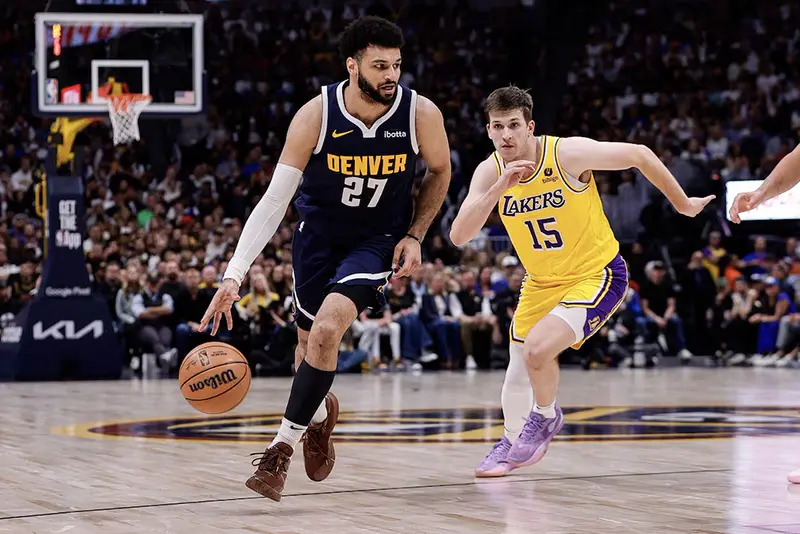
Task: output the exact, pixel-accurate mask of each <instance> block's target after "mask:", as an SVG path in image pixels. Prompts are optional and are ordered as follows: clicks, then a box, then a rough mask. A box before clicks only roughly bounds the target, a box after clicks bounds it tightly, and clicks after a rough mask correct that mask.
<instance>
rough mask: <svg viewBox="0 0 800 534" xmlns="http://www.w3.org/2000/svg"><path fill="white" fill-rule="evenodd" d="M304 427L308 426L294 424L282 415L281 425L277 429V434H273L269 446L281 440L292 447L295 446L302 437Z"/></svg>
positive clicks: (304, 430) (304, 431)
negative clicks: (273, 436) (273, 437)
mask: <svg viewBox="0 0 800 534" xmlns="http://www.w3.org/2000/svg"><path fill="white" fill-rule="evenodd" d="M306 428H308V427H305V426H302V425H296V424H294V423H292V422H291V421H289V420H288V419H286V418H285V417H284V418H283V419H282V420H281V427H280V428H279V429H278V435H277V436H275V439H273V440H272V443H270V444H269V446H270V447H272V446H273V445H275V444H276V443H278V442H281V443H286V444H287V445H289V446H290V447H291V448H292V449H294V448H295V447H297V444H298V443H300V440H301V439H303V434H305V433H306Z"/></svg>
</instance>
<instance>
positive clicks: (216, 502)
mask: <svg viewBox="0 0 800 534" xmlns="http://www.w3.org/2000/svg"><path fill="white" fill-rule="evenodd" d="M501 382H502V374H501V373H492V374H485V373H477V374H472V375H467V374H459V373H454V374H447V373H441V374H435V373H433V374H425V375H421V376H413V375H383V376H358V375H343V376H339V377H337V379H336V383H335V385H334V391H335V392H336V393H337V394H338V396H339V398H340V400H341V405H342V410H343V414H342V418H341V422H340V424H339V426H338V427H337V430H338V431H339V432H338V434H339V439H338V441H337V453H338V461H337V464H336V468H335V469H334V471H333V473H332V474H331V476H330V478H329V479H328V480H327V481H325V482H323V483H313V482H311V481H309V480H308V479H307V478H306V476H305V472H304V470H303V465H302V453H301V452H300V451H297V454H296V455H295V457H294V462H293V464H292V466H291V469H290V472H289V475H290V476H289V480H288V483H287V487H286V491H285V496H284V499H283V501H282V502H280V503H273V502H272V501H267V500H265V499H262V498H260V497H258V496H257V495H256V494H254V493H251V492H250V491H249V490H247V489H246V488H245V487H244V481H245V479H246V478H247V477H248V476H249V474H250V473H251V472H252V467H251V465H250V462H249V458H248V453H250V452H256V451H261V450H263V447H264V445H263V444H264V443H265V442H267V441H268V440H269V439H270V438H269V434H270V433H271V432H273V431H274V430H275V429H276V427H277V423H278V421H279V420H280V415H281V413H282V411H283V408H284V406H285V402H286V396H287V394H288V390H289V386H290V382H289V380H288V379H260V380H256V381H254V382H253V386H252V388H251V390H250V393H249V395H248V397H247V398H246V399H245V401H244V403H243V404H242V405H241V406H240V407H239V408H237V409H236V410H234V411H233V412H232V413H230V414H226V415H224V416H218V417H206V416H202V415H199V414H198V413H197V412H195V411H194V410H193V409H192V408H191V407H189V405H188V404H186V402H185V401H184V400H183V399H182V397H181V396H180V394H179V392H178V388H177V385H176V383H175V382H174V381H171V380H167V381H145V382H140V381H130V382H128V381H121V382H96V383H87V382H80V383H47V384H43V383H37V384H0V532H14V533H17V532H19V533H51V532H53V533H65V532H70V533H74V534H84V533H88V534H91V533H104V534H115V533H121V532H126V533H128V532H130V533H155V532H169V533H191V534H203V533H221V532H226V533H231V534H233V533H275V534H290V533H300V532H310V533H337V534H338V533H344V534H349V533H354V534H355V533H367V532H389V533H403V534H416V533H433V532H445V533H470V532H476V533H477V532H481V533H485V532H498V533H531V532H537V533H570V534H574V533H593V534H594V533H614V534H619V533H627V532H635V533H646V534H651V533H661V532H664V533H673V532H695V533H706V534H707V533H723V532H724V533H728V532H732V533H749V534H771V533H776V532H777V533H798V532H800V487H790V486H789V485H788V484H787V482H786V478H785V477H786V473H787V472H788V471H789V470H791V469H793V468H797V467H800V433H798V432H800V372H797V371H792V370H777V369H718V370H717V369H700V368H684V369H681V368H677V369H659V370H617V371H593V372H583V371H567V372H565V373H564V374H563V375H562V391H561V394H560V396H559V402H560V404H561V405H562V406H563V407H564V409H565V413H567V424H566V425H565V427H564V430H563V431H562V433H561V435H560V437H559V440H558V441H556V442H554V443H553V444H552V446H551V447H550V451H549V452H548V454H547V456H546V457H545V458H544V460H543V461H542V462H541V463H540V464H538V465H536V466H532V467H529V468H525V469H520V470H518V471H515V472H514V473H513V474H512V476H509V477H507V478H505V479H493V480H483V481H476V480H475V479H473V477H472V469H473V468H474V466H475V464H476V463H477V462H478V461H479V460H480V458H481V457H482V456H483V455H484V454H485V453H486V452H487V450H488V449H489V447H490V446H491V442H492V441H493V440H494V439H495V438H496V437H497V436H499V435H500V432H501V430H502V420H501V418H500V412H499V391H500V384H501ZM122 420H124V421H122ZM146 435H150V436H153V437H144V436H146Z"/></svg>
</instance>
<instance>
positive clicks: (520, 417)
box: [500, 343, 533, 443]
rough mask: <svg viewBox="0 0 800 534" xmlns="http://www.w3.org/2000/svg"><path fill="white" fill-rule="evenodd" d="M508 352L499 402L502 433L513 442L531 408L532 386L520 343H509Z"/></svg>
mask: <svg viewBox="0 0 800 534" xmlns="http://www.w3.org/2000/svg"><path fill="white" fill-rule="evenodd" d="M508 353H509V360H508V368H507V369H506V377H505V379H504V380H503V389H502V390H501V392H500V404H501V405H502V407H503V427H504V431H503V434H504V435H505V437H506V438H508V440H509V441H511V442H512V443H513V442H514V441H515V440H516V439H517V437H518V436H519V433H520V432H521V431H522V427H523V426H524V425H525V419H527V417H528V414H529V413H531V409H532V408H533V388H532V387H531V382H530V379H529V378H528V370H527V369H526V368H525V360H524V359H523V357H522V345H517V344H516V343H511V345H510V346H509V348H508Z"/></svg>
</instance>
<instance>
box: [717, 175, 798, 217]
mask: <svg viewBox="0 0 800 534" xmlns="http://www.w3.org/2000/svg"><path fill="white" fill-rule="evenodd" d="M762 183H763V180H742V181H731V182H728V183H726V184H725V213H726V214H727V217H728V219H729V220H730V210H731V206H733V199H734V198H736V195H738V194H739V193H749V192H751V191H755V190H756V189H757V188H758V187H759V186H760V185H761V184H762ZM740 217H741V219H742V221H788V220H800V184H799V185H797V186H795V187H794V188H792V189H790V190H789V191H787V192H785V193H784V194H782V195H780V196H778V197H775V198H773V199H772V200H769V201H768V202H765V203H764V204H762V205H761V206H759V207H758V208H756V209H754V210H752V211H748V212H746V213H741V214H740Z"/></svg>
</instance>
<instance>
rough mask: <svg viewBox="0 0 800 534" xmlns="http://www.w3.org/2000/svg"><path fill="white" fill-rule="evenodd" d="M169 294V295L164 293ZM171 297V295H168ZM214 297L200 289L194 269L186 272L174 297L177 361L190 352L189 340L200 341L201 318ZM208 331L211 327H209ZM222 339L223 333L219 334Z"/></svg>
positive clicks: (208, 290)
mask: <svg viewBox="0 0 800 534" xmlns="http://www.w3.org/2000/svg"><path fill="white" fill-rule="evenodd" d="M166 294H169V293H166ZM170 296H171V295H170ZM213 297H214V293H213V290H212V289H207V288H202V289H201V288H200V273H199V272H198V270H197V269H195V268H189V269H187V270H186V272H185V273H184V276H183V284H182V287H181V288H180V290H179V291H178V292H177V294H176V295H175V296H174V298H173V301H174V306H175V313H173V314H172V316H174V321H173V322H174V323H175V324H176V326H175V349H176V350H177V356H178V358H179V361H182V359H183V357H184V356H186V354H187V353H188V352H189V350H191V339H193V338H194V339H198V338H200V339H202V337H203V336H204V335H205V332H198V329H199V328H200V321H201V320H202V318H203V314H204V313H205V311H206V309H207V308H208V305H209V304H210V303H211V299H212V298H213ZM208 328H209V329H210V328H212V325H209V327H208ZM221 335H222V336H223V337H224V335H225V332H221Z"/></svg>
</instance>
